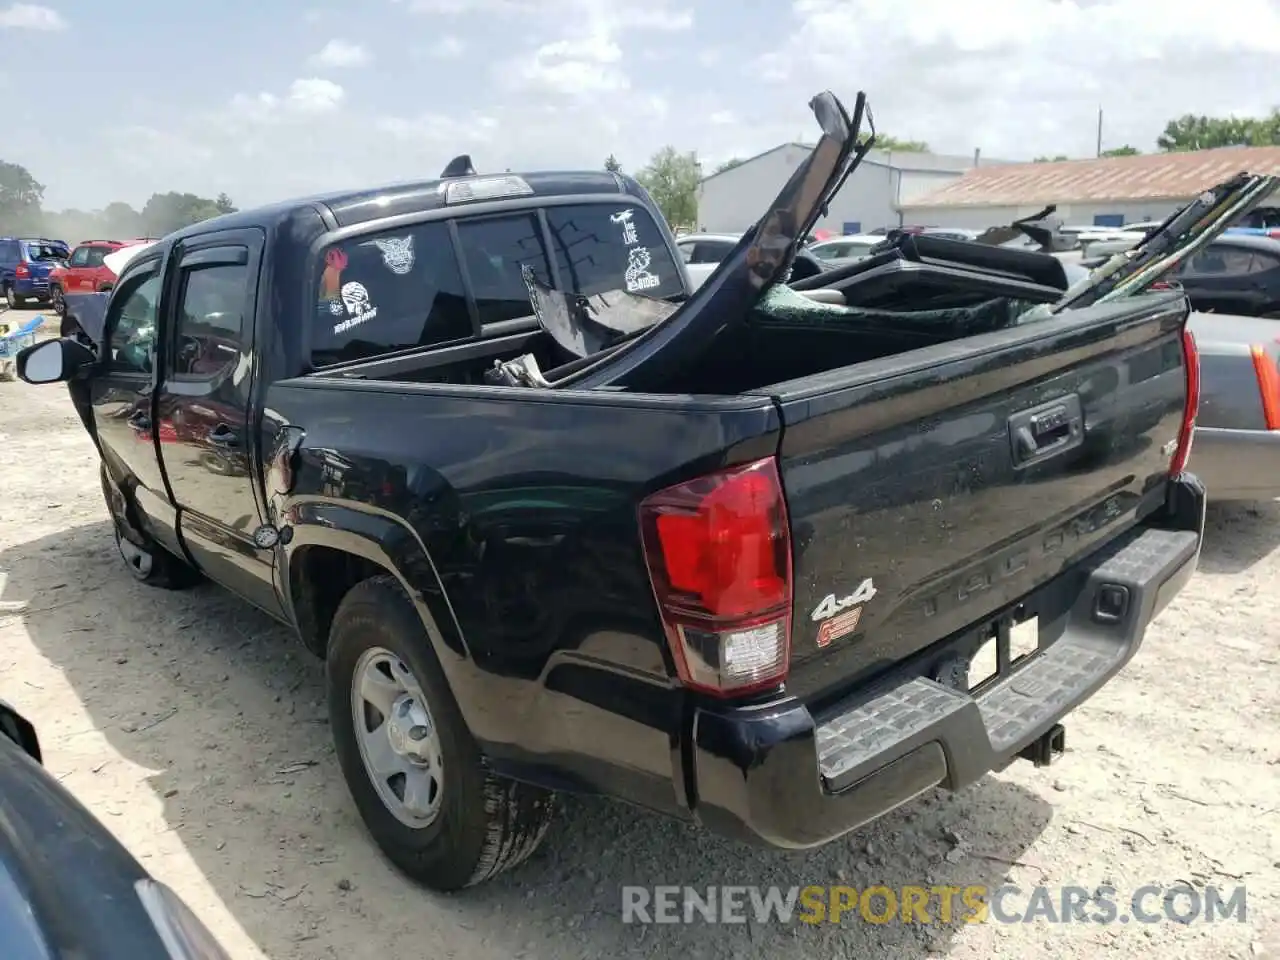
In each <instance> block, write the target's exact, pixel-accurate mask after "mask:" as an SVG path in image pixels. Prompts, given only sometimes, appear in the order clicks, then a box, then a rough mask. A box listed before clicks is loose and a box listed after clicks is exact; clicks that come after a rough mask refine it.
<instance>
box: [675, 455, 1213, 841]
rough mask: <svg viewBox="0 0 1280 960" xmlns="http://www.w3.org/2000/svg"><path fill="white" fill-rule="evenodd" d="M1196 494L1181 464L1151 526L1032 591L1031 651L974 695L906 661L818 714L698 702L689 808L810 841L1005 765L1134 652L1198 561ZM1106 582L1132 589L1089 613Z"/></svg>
mask: <svg viewBox="0 0 1280 960" xmlns="http://www.w3.org/2000/svg"><path fill="white" fill-rule="evenodd" d="M1204 505H1205V492H1204V487H1203V486H1202V485H1201V484H1200V482H1199V481H1198V480H1197V479H1196V478H1195V477H1194V476H1191V475H1184V476H1183V477H1182V478H1180V479H1179V480H1177V481H1175V482H1174V483H1173V484H1171V487H1170V499H1169V508H1168V510H1167V511H1166V512H1165V513H1164V514H1162V515H1161V519H1160V520H1159V521H1158V522H1157V523H1158V525H1151V524H1148V525H1144V526H1140V527H1137V528H1135V529H1133V530H1132V531H1130V532H1129V533H1128V534H1126V535H1125V536H1124V537H1121V538H1119V539H1118V540H1117V541H1116V542H1114V543H1112V544H1110V545H1108V546H1107V547H1106V548H1104V549H1103V550H1101V551H1099V552H1098V553H1097V554H1094V555H1093V556H1091V557H1089V558H1087V559H1086V560H1085V561H1084V562H1082V563H1080V564H1077V565H1076V566H1075V567H1073V568H1072V569H1070V570H1068V571H1067V572H1065V573H1063V574H1062V575H1061V576H1060V577H1059V578H1057V579H1056V580H1055V581H1053V582H1052V583H1050V584H1048V585H1046V586H1045V587H1044V588H1042V590H1041V591H1038V592H1037V594H1038V595H1042V596H1041V600H1042V602H1043V603H1044V607H1043V609H1044V610H1046V611H1056V614H1055V615H1054V616H1053V617H1052V619H1051V620H1050V622H1048V623H1046V622H1045V618H1044V616H1042V617H1041V648H1040V650H1039V652H1038V653H1036V654H1035V655H1034V656H1033V657H1032V658H1030V659H1029V660H1027V661H1026V662H1025V663H1024V664H1023V665H1022V666H1020V667H1018V668H1016V669H1015V670H1014V671H1013V672H1012V673H1011V674H1009V675H1008V676H1005V677H1003V678H1002V679H999V680H997V681H996V682H994V683H993V684H992V685H990V686H988V687H986V688H983V689H980V690H979V691H978V692H977V693H976V694H972V695H971V694H970V693H968V692H967V691H964V690H958V689H955V688H953V687H950V686H944V685H943V684H941V683H939V682H937V681H935V680H933V679H930V674H929V672H928V670H927V669H925V668H922V664H921V662H917V661H913V662H912V663H910V664H904V665H903V668H902V669H901V670H900V671H898V672H895V673H894V675H893V676H891V677H888V678H884V679H882V680H880V681H878V682H877V684H876V686H875V687H874V688H873V689H869V690H865V691H861V692H860V693H859V694H857V695H855V696H854V697H852V698H851V699H849V700H847V701H845V702H842V703H841V704H839V705H837V707H836V708H834V709H833V710H832V711H831V712H830V713H829V714H826V715H824V716H822V717H821V718H818V719H815V718H814V717H813V716H812V715H811V714H810V713H809V711H808V709H807V708H806V707H805V706H804V705H803V704H801V703H799V702H798V701H796V700H784V701H781V702H779V703H773V704H768V705H762V706H758V707H751V708H736V709H735V708H724V709H719V710H718V709H714V708H708V709H701V710H699V711H698V712H697V714H696V716H695V718H694V736H693V774H694V780H695V790H694V793H695V796H696V797H697V804H696V806H695V811H694V812H695V815H696V816H697V817H698V819H699V820H701V821H702V822H703V823H704V824H705V825H706V826H707V827H709V828H711V829H713V830H717V831H719V832H722V833H725V834H729V835H731V836H737V837H740V838H743V839H750V840H755V841H762V842H764V843H767V844H770V845H772V846H777V847H784V848H793V849H794V848H805V847H813V846H818V845H820V844H823V843H826V842H828V841H830V840H834V839H835V838H837V837H839V836H841V835H842V834H844V833H847V832H848V831H850V830H852V829H854V828H855V827H858V826H860V825H862V824H864V823H867V822H868V821H870V820H874V819H875V818H877V817H879V816H882V815H883V814H885V813H888V812H889V811H890V810H893V809H894V808H895V807H898V806H901V805H902V804H903V803H906V802H907V801H909V800H911V799H912V798H914V797H916V796H918V795H919V794H921V793H923V792H925V791H927V790H930V789H932V788H933V787H935V786H939V785H941V786H944V787H947V788H948V789H952V790H955V789H958V788H960V787H963V786H965V785H967V784H969V783H972V782H974V781H975V780H978V779H979V778H980V777H982V776H983V775H984V774H986V773H987V772H989V771H991V770H996V769H1000V768H1001V767H1003V766H1005V765H1007V764H1008V763H1009V762H1010V761H1011V760H1012V759H1013V758H1014V757H1016V756H1017V754H1018V752H1019V751H1021V750H1022V749H1023V748H1024V747H1025V746H1027V745H1028V744H1029V743H1031V742H1032V741H1034V740H1036V739H1037V738H1038V737H1041V736H1042V735H1043V734H1045V733H1046V732H1048V731H1049V730H1050V729H1051V728H1052V727H1053V726H1054V724H1055V723H1057V722H1058V720H1060V719H1061V718H1062V717H1063V716H1064V715H1066V714H1067V713H1069V712H1070V711H1071V710H1072V709H1074V708H1075V707H1076V706H1078V705H1079V704H1081V703H1083V702H1084V701H1085V700H1087V699H1088V698H1089V697H1090V696H1092V695H1093V694H1094V693H1095V692H1096V691H1097V690H1098V689H1099V688H1100V687H1102V686H1103V684H1105V683H1106V682H1107V681H1108V680H1109V679H1110V678H1111V677H1113V676H1114V675H1115V674H1116V673H1118V672H1119V671H1120V669H1121V668H1122V667H1123V666H1124V665H1125V664H1126V663H1127V662H1128V661H1129V659H1130V658H1131V657H1132V656H1133V655H1134V654H1135V653H1136V652H1137V649H1138V647H1139V646H1140V645H1141V643H1142V639H1143V635H1144V634H1145V632H1146V628H1147V624H1148V623H1149V622H1150V621H1151V619H1152V618H1153V617H1155V616H1156V615H1157V614H1158V613H1159V612H1160V611H1161V610H1163V609H1164V607H1165V606H1166V605H1167V604H1168V603H1169V601H1170V600H1171V599H1172V598H1173V597H1174V595H1175V594H1177V593H1178V591H1179V590H1181V589H1182V587H1183V586H1184V585H1185V584H1186V582H1187V581H1188V580H1189V579H1190V578H1191V576H1192V574H1193V573H1194V572H1195V569H1196V564H1197V562H1198V560H1199V555H1200V544H1201V538H1202V535H1203V531H1204ZM1104 586H1107V587H1120V588H1123V589H1124V590H1125V591H1127V595H1128V604H1127V607H1126V609H1125V612H1124V613H1123V614H1122V615H1121V616H1120V617H1119V618H1118V619H1116V620H1114V621H1110V622H1100V621H1099V618H1098V617H1097V616H1096V615H1095V613H1094V605H1095V600H1096V598H1097V596H1098V593H1099V590H1100V589H1101V588H1103V587H1104ZM933 659H934V660H935V661H936V655H935V656H934V657H933Z"/></svg>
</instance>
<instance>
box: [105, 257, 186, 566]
mask: <svg viewBox="0 0 1280 960" xmlns="http://www.w3.org/2000/svg"><path fill="white" fill-rule="evenodd" d="M160 265H161V258H160V257H159V256H154V257H147V258H145V259H142V260H138V261H136V262H134V263H131V264H129V268H128V269H127V270H126V271H125V272H124V274H123V275H122V276H121V278H120V286H119V288H118V290H117V291H116V294H115V296H114V297H112V298H111V301H110V303H109V304H108V306H107V313H106V317H105V319H104V323H103V342H104V343H105V345H106V346H105V349H104V350H103V354H102V359H101V361H100V363H99V366H98V370H97V372H96V373H95V375H94V376H93V377H92V378H91V379H90V380H89V382H88V389H89V402H90V406H91V409H92V415H93V423H94V430H95V432H96V433H97V436H98V444H99V449H100V450H101V452H102V458H103V461H104V463H105V464H106V466H107V469H108V471H110V473H111V476H112V478H113V480H114V481H115V483H116V485H117V486H118V487H120V488H121V489H122V490H124V491H126V494H127V499H128V500H129V501H130V502H132V503H133V505H134V506H135V507H136V508H137V512H138V516H137V517H135V518H134V521H135V522H136V523H137V524H138V526H140V527H141V528H142V529H143V531H145V532H146V533H148V534H150V535H151V536H152V537H153V538H154V539H155V540H157V541H158V542H160V543H162V544H164V545H165V546H166V547H168V548H169V550H171V551H173V552H174V553H176V554H177V555H178V556H182V547H181V545H180V544H179V542H178V534H177V514H176V511H175V510H174V509H173V506H172V504H171V503H170V502H169V496H168V493H167V491H166V490H165V484H164V476H163V474H162V473H161V469H160V460H159V456H158V452H157V451H158V442H157V439H158V437H159V432H158V431H157V430H156V429H155V428H154V426H153V424H152V401H153V399H154V390H155V383H156V375H157V371H156V366H155V355H156V351H155V346H156V319H157V316H158V310H159V303H160V286H161V269H160ZM161 439H162V438H161Z"/></svg>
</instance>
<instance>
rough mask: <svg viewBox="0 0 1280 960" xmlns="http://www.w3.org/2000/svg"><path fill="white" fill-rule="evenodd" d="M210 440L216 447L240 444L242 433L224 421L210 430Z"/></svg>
mask: <svg viewBox="0 0 1280 960" xmlns="http://www.w3.org/2000/svg"><path fill="white" fill-rule="evenodd" d="M208 440H209V442H210V443H212V444H213V445H214V446H215V447H238V446H240V435H239V434H238V433H236V432H235V431H234V430H232V429H231V428H230V427H228V426H227V425H226V424H224V423H220V424H218V425H217V426H216V427H214V428H213V429H212V430H211V431H209V436H208Z"/></svg>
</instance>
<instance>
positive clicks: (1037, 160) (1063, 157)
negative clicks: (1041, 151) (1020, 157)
mask: <svg viewBox="0 0 1280 960" xmlns="http://www.w3.org/2000/svg"><path fill="white" fill-rule="evenodd" d="M1070 159H1071V158H1070V157H1068V156H1067V155H1066V154H1065V153H1060V154H1058V155H1057V156H1056V157H1036V158H1035V160H1034V161H1033V162H1034V163H1058V162H1060V161H1062V160H1070Z"/></svg>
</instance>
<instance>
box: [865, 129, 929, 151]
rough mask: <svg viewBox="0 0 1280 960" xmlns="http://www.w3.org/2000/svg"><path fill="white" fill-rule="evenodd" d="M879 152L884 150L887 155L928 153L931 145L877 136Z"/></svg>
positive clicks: (918, 141) (880, 134)
mask: <svg viewBox="0 0 1280 960" xmlns="http://www.w3.org/2000/svg"><path fill="white" fill-rule="evenodd" d="M875 148H876V149H877V150H883V151H885V152H886V153H928V152H929V145H928V144H927V143H925V142H924V141H923V140H899V139H898V138H897V137H891V136H888V135H887V134H883V133H877V134H876V146H875Z"/></svg>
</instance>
